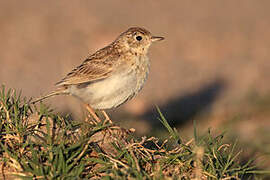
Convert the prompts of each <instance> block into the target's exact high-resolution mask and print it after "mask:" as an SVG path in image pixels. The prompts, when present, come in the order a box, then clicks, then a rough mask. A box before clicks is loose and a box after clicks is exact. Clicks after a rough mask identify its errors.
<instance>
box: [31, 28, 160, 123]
mask: <svg viewBox="0 0 270 180" xmlns="http://www.w3.org/2000/svg"><path fill="white" fill-rule="evenodd" d="M163 39H164V38H163V37H157V36H152V35H151V33H150V32H149V31H148V30H146V29H144V28H141V27H132V28H129V29H128V30H127V31H125V32H123V33H122V34H120V36H118V37H117V38H116V40H115V41H113V42H112V43H111V44H109V45H108V46H106V47H104V48H102V49H100V50H98V51H97V52H95V53H94V54H92V55H90V56H89V57H88V58H87V59H86V60H85V61H83V63H82V64H81V65H80V66H78V67H76V68H74V69H73V70H72V71H71V72H70V73H68V74H67V75H66V77H64V78H63V79H62V80H61V81H60V82H58V83H56V86H58V89H56V90H55V91H53V92H51V93H50V94H48V95H46V96H44V97H41V98H39V99H37V100H35V101H34V102H33V103H35V102H37V101H41V100H43V99H45V98H48V97H50V96H54V95H72V96H75V97H77V98H79V99H81V100H82V101H83V102H85V103H87V104H88V105H89V106H90V107H89V106H87V107H88V108H87V109H88V111H90V113H91V114H92V116H94V118H95V119H96V120H98V121H99V118H98V117H97V116H96V114H95V113H94V111H93V110H92V108H93V109H98V110H103V111H102V112H103V114H104V116H105V117H106V119H108V116H107V114H106V113H105V111H104V110H105V109H111V108H115V107H117V106H119V105H121V104H123V103H124V102H126V101H128V100H130V99H131V98H132V97H134V95H136V94H137V93H138V92H139V91H140V90H141V88H142V86H143V84H144V82H145V80H146V78H147V75H148V72H149V65H150V63H149V59H148V56H147V52H148V49H149V47H150V45H151V44H152V42H155V41H160V40H163ZM91 107H92V108H91Z"/></svg>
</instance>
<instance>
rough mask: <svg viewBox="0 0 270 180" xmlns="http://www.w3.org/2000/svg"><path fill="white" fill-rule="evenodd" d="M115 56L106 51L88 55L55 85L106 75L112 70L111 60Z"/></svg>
mask: <svg viewBox="0 0 270 180" xmlns="http://www.w3.org/2000/svg"><path fill="white" fill-rule="evenodd" d="M116 58H117V57H116V56H114V55H111V54H110V55H108V53H106V52H105V53H104V51H103V52H99V51H98V52H97V53H96V54H95V55H92V56H90V57H89V58H88V59H86V60H85V61H84V62H83V63H82V64H81V65H80V66H78V67H76V68H75V69H73V70H72V71H71V72H70V73H69V74H67V75H66V77H64V78H63V79H62V80H61V81H60V82H58V83H56V86H65V85H75V84H81V83H86V82H93V81H96V80H100V79H104V78H106V77H108V76H109V75H110V74H111V72H112V70H113V67H112V66H113V64H114V63H113V62H114V60H115V59H116Z"/></svg>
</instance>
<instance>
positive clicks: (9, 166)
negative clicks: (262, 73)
mask: <svg viewBox="0 0 270 180" xmlns="http://www.w3.org/2000/svg"><path fill="white" fill-rule="evenodd" d="M0 104H1V105H0V120H1V124H0V130H1V134H0V145H1V150H0V159H1V176H2V178H3V179H14V178H18V179H75V178H82V179H90V178H91V179H100V178H104V179H242V178H248V177H249V178H252V177H253V178H254V177H255V174H257V173H266V172H263V171H256V168H255V167H254V166H252V160H250V161H249V162H247V163H245V164H240V163H239V161H238V158H239V155H240V153H241V152H237V151H236V150H235V146H236V144H224V143H223V134H221V135H218V136H215V137H214V136H212V135H211V133H210V130H209V131H208V132H207V133H206V134H204V135H202V136H199V135H197V130H196V127H195V126H194V138H193V139H191V140H189V141H185V140H182V139H180V137H179V134H178V132H177V131H176V130H175V129H173V128H171V127H170V126H169V124H168V123H167V121H166V119H165V118H164V116H163V115H162V113H161V112H160V110H159V109H158V111H159V113H160V121H161V122H162V124H163V125H164V126H165V127H166V128H167V129H168V131H169V133H170V137H168V138H166V140H164V141H161V140H159V139H157V138H155V137H142V138H135V137H134V136H133V132H134V130H133V129H131V130H125V129H123V128H120V127H119V126H117V125H114V124H110V123H108V122H106V121H105V120H104V121H102V122H99V123H97V122H94V121H93V119H92V118H91V117H86V120H87V121H86V122H83V123H78V122H74V121H71V120H70V118H69V117H61V116H59V115H57V114H56V113H54V112H53V110H51V109H50V108H49V107H46V106H45V105H43V104H40V106H38V107H36V106H32V105H30V104H29V103H28V101H27V100H26V99H25V98H21V97H20V95H19V96H18V94H17V93H16V91H14V90H6V89H5V87H2V89H1V93H0ZM101 118H102V117H101Z"/></svg>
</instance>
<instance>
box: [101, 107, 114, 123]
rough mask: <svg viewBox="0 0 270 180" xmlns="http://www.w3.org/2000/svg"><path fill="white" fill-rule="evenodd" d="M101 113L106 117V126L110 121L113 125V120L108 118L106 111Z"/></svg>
mask: <svg viewBox="0 0 270 180" xmlns="http://www.w3.org/2000/svg"><path fill="white" fill-rule="evenodd" d="M101 112H102V114H103V116H104V117H105V122H104V123H105V124H106V122H107V121H108V122H109V123H110V124H112V120H111V119H110V117H109V116H108V114H107V113H106V111H104V110H102V111H101Z"/></svg>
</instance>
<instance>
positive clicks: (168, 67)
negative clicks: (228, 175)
mask: <svg viewBox="0 0 270 180" xmlns="http://www.w3.org/2000/svg"><path fill="white" fill-rule="evenodd" d="M269 7H270V2H269V1H266V0H261V1H252V0H246V1H234V0H226V1H214V0H213V1H207V2H206V1H204V0H196V1H195V0H190V1H171V0H167V1H161V2H158V1H155V0H148V1H120V0H114V1H42V0H29V1H19V0H18V1H14V0H9V1H0V39H1V40H0V84H5V85H6V86H7V87H9V88H16V89H18V90H22V92H23V95H24V96H27V97H29V98H30V97H38V96H40V95H45V94H46V93H48V92H49V91H51V90H53V89H54V83H56V82H57V81H59V80H60V79H61V78H63V77H64V76H65V75H66V74H67V73H68V72H69V71H70V70H72V69H73V68H74V67H76V66H77V65H79V64H80V63H81V62H82V61H83V60H84V59H85V58H86V57H87V56H88V55H90V54H92V53H94V52H95V51H96V50H98V49H99V48H102V47H104V46H105V45H107V44H109V43H110V42H112V41H113V40H114V39H115V38H116V37H117V36H118V35H119V34H120V33H121V32H123V31H125V30H126V29H128V28H129V27H131V26H142V27H145V28H146V29H148V30H150V31H151V32H152V33H153V34H154V35H158V36H164V37H165V38H166V40H165V41H163V42H159V43H156V44H154V45H153V46H152V47H151V49H150V53H149V56H150V59H151V72H150V76H149V79H148V81H147V83H146V85H145V87H144V88H143V90H142V91H141V93H140V94H139V95H138V96H137V97H136V98H135V99H133V100H132V101H130V102H128V103H126V104H125V105H123V106H121V107H120V108H118V109H115V110H111V111H110V112H109V114H110V115H111V116H112V119H113V121H115V122H117V123H119V124H120V125H121V126H123V127H126V128H132V127H133V128H135V129H136V133H137V134H138V136H142V135H149V136H150V135H155V136H158V137H165V134H164V133H167V132H166V130H165V128H164V127H163V126H162V124H161V123H160V122H159V121H158V119H157V117H158V113H157V111H156V110H155V105H158V106H159V107H160V109H161V111H162V112H163V113H164V115H165V117H166V118H167V119H168V121H169V123H170V124H171V125H172V126H175V127H177V128H178V130H179V132H180V135H181V137H182V138H183V139H186V140H188V139H189V138H191V137H192V132H193V121H194V120H196V124H197V128H198V129H199V132H201V133H203V132H205V131H206V130H207V129H208V128H211V130H212V131H213V132H214V133H221V132H226V135H225V136H226V137H227V139H228V142H230V143H231V142H232V141H235V139H238V144H239V145H240V146H241V147H243V148H245V151H244V153H243V154H242V156H243V157H242V158H243V160H245V158H246V159H249V158H250V157H252V158H254V157H257V161H258V165H259V166H260V167H262V168H269V167H270V155H269V153H270V120H269V117H270V116H269V115H270V83H269V82H270V63H269V59H270V53H269V48H270V11H269ZM46 104H50V105H51V106H52V107H54V108H56V109H55V111H58V112H60V113H63V114H70V115H71V116H72V117H73V118H74V119H78V120H81V119H83V117H84V113H83V112H84V109H83V106H82V105H81V103H80V102H79V101H78V100H76V99H75V98H72V97H60V96H59V97H55V98H51V99H48V100H47V101H46Z"/></svg>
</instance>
